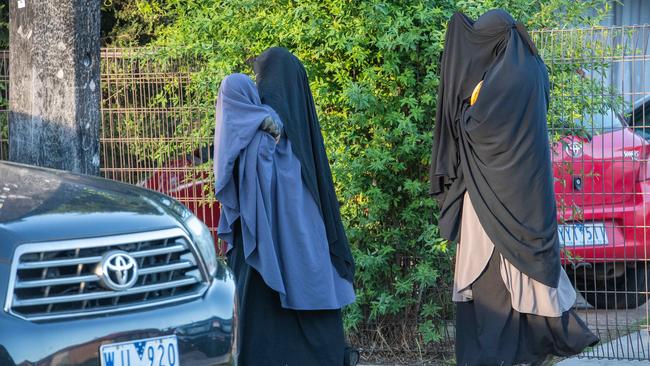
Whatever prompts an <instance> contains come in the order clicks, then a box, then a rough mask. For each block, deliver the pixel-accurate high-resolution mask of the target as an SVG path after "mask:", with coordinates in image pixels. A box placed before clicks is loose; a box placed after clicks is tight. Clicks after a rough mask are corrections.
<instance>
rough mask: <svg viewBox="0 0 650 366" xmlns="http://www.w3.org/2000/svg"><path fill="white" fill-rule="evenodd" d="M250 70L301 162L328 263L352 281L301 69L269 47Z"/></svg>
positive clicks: (283, 50)
mask: <svg viewBox="0 0 650 366" xmlns="http://www.w3.org/2000/svg"><path fill="white" fill-rule="evenodd" d="M254 70H255V75H256V82H257V88H258V89H259V93H260V97H261V98H262V103H264V104H266V105H269V106H271V108H273V109H274V110H275V111H276V112H277V113H278V115H279V116H280V118H281V119H282V122H283V123H284V131H285V133H286V134H287V137H288V138H289V141H291V143H292V144H293V145H292V148H293V152H294V154H295V155H296V156H297V157H298V160H300V166H301V173H302V178H303V182H304V183H305V185H306V186H307V189H308V190H309V191H310V192H311V194H312V196H313V197H314V199H315V200H316V203H317V205H318V206H319V208H320V211H321V214H322V217H323V221H324V222H325V229H326V231H327V240H328V242H329V246H330V259H331V260H332V264H333V265H334V267H335V268H336V270H337V271H338V273H339V275H341V277H343V278H345V279H346V280H348V281H350V282H352V281H353V279H354V260H353V258H352V253H351V252H350V245H349V243H348V238H347V236H346V234H345V230H344V228H343V223H342V222H341V214H340V211H339V202H338V200H337V198H336V193H335V191H334V183H333V181H332V173H331V171H330V166H329V162H328V159H327V154H326V152H325V144H324V142H323V135H322V134H321V130H320V124H319V123H318V117H317V115H316V107H315V106H314V100H313V97H312V94H311V90H310V89H309V80H308V79H307V73H306V72H305V68H304V66H303V65H302V63H301V62H300V60H298V58H297V57H296V56H294V55H293V54H292V53H291V52H289V50H287V49H286V48H282V47H272V48H269V49H267V50H266V51H264V52H263V53H262V54H261V55H260V56H259V57H257V58H256V59H255V63H254Z"/></svg>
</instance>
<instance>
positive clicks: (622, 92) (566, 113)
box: [0, 26, 650, 360]
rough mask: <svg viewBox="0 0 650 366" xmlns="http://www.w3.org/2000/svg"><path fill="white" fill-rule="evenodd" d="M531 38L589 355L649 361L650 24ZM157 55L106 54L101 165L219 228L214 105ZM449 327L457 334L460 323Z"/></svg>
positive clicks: (3, 57)
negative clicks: (547, 93) (546, 100)
mask: <svg viewBox="0 0 650 366" xmlns="http://www.w3.org/2000/svg"><path fill="white" fill-rule="evenodd" d="M532 36H533V38H534V39H535V42H536V44H537V46H538V48H539V49H540V53H541V55H542V57H543V59H544V61H545V63H546V64H547V66H548V68H549V72H550V78H551V84H552V98H551V106H550V111H549V132H550V137H551V141H552V146H551V151H552V154H551V155H552V159H553V165H554V174H555V190H556V202H555V203H556V205H557V207H558V223H559V228H558V235H559V237H560V240H561V242H562V245H563V251H562V255H563V264H564V266H565V269H566V271H567V273H568V274H569V277H570V279H571V281H572V282H573V284H574V286H575V287H576V289H577V291H578V293H579V294H580V295H581V296H579V301H578V304H577V308H578V312H579V314H580V316H581V317H582V318H583V319H584V320H585V321H586V322H587V324H588V325H589V326H590V327H591V328H592V329H593V330H594V331H595V332H597V334H598V335H599V337H600V338H601V340H602V343H601V345H599V346H597V347H594V348H593V349H590V350H588V351H587V352H586V353H585V354H584V357H593V358H614V359H640V360H647V359H650V336H649V335H650V332H648V330H649V328H648V318H649V310H648V304H647V300H648V284H649V280H648V275H649V274H648V270H649V268H648V264H647V263H648V262H647V260H648V247H649V245H650V230H648V226H647V223H646V221H647V220H650V216H649V214H650V143H649V142H648V139H649V138H650V129H648V128H647V127H650V49H649V43H650V26H633V27H606V28H605V27H599V28H590V29H581V30H575V29H574V30H549V31H540V32H533V33H532ZM147 52H148V51H145V50H124V49H104V50H102V66H101V68H102V71H101V72H102V77H101V88H102V105H101V113H102V121H101V157H102V160H101V164H102V165H101V172H102V174H103V176H105V177H106V178H110V179H115V180H119V181H124V182H127V183H131V184H138V185H140V186H144V187H147V188H151V189H155V190H158V191H161V192H164V193H166V194H169V195H171V196H173V197H175V198H177V199H179V200H180V201H181V202H183V203H185V204H186V205H187V206H188V207H190V209H192V210H193V211H194V212H195V213H197V214H198V216H199V217H200V218H202V219H203V220H204V222H206V224H207V225H208V226H209V227H210V228H211V229H212V230H213V231H214V230H215V228H216V224H217V219H218V207H217V205H216V204H215V201H214V198H213V195H212V193H211V181H212V176H211V169H210V167H211V163H210V160H211V157H212V156H211V155H212V149H211V148H210V145H211V144H212V128H213V124H211V121H212V119H213V115H214V111H213V107H212V106H204V105H201V104H200V103H198V102H197V101H196V100H195V99H194V98H193V97H192V95H193V94H194V92H195V91H193V90H192V85H191V84H192V83H191V82H190V81H191V80H192V79H191V78H192V75H193V72H194V71H196V70H193V65H194V62H193V61H192V60H178V61H174V62H169V61H167V62H165V63H160V62H156V61H153V60H152V58H151V57H148V56H149V55H148V54H147ZM8 71H9V70H8V53H7V52H6V51H5V52H0V93H1V94H0V159H7V157H8V153H7V130H8V127H7V116H8V112H7V103H6V101H7V99H8V98H7V96H8V94H7V93H8V84H9V82H8V75H9V74H8ZM450 324H451V323H450ZM374 331H376V329H375V330H369V331H368V333H369V334H371V333H372V332H374ZM444 333H445V334H446V335H447V336H446V337H445V338H446V340H447V341H448V340H450V338H453V327H447V328H445V331H444ZM407 336H408V335H406V334H405V335H404V336H403V337H406V338H408V337H407ZM406 343H408V342H407V340H405V344H406Z"/></svg>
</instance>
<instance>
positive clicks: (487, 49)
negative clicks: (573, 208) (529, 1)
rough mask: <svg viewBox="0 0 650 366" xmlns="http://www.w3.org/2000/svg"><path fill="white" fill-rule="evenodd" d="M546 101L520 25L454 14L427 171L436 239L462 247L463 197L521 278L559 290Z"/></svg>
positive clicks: (500, 16)
mask: <svg viewBox="0 0 650 366" xmlns="http://www.w3.org/2000/svg"><path fill="white" fill-rule="evenodd" d="M481 80H483V85H482V87H481V90H480V94H479V96H478V99H477V101H476V103H475V104H474V105H473V106H470V105H469V98H470V96H471V94H472V91H473V89H474V87H475V86H476V85H477V84H478V83H479V82H480V81H481ZM548 102H549V80H548V71H547V69H546V66H545V65H544V63H543V61H542V60H541V58H540V57H539V55H538V54H537V49H536V48H535V46H534V44H533V42H532V41H531V39H530V37H529V36H528V33H527V32H526V30H525V28H524V27H523V26H522V25H521V24H518V23H516V22H515V21H514V20H513V19H512V17H511V16H510V14H508V13H506V12H505V11H503V10H492V11H489V12H487V13H485V14H484V15H482V16H481V17H480V18H479V19H478V20H477V21H476V22H474V21H472V20H471V19H469V18H468V17H467V16H465V15H464V14H460V13H456V14H454V16H453V17H452V18H451V20H450V21H449V25H448V28H447V35H446V41H445V49H444V52H443V56H442V64H441V81H440V88H439V92H438V110H437V113H436V126H435V137H434V145H433V151H432V159H431V169H430V179H431V189H430V193H431V194H432V195H433V196H434V197H435V198H437V200H438V203H439V207H440V219H439V226H440V230H441V234H442V235H443V236H444V237H446V238H448V239H450V240H458V239H459V238H458V236H459V227H460V217H461V214H462V212H461V211H462V200H463V195H464V193H465V191H467V192H468V193H469V195H470V197H471V200H472V204H473V205H474V209H475V210H476V212H477V214H478V217H479V219H480V221H481V224H482V226H483V228H484V229H485V231H486V233H487V234H488V236H489V237H490V239H491V240H492V242H493V243H494V245H495V246H496V248H497V249H498V251H499V252H500V253H501V254H502V255H503V256H504V257H505V258H506V259H507V260H508V261H510V262H511V263H512V264H514V265H515V266H516V267H517V268H518V269H519V270H520V271H522V272H523V273H526V274H527V275H529V276H530V277H532V278H533V279H535V280H537V281H539V282H541V283H543V284H545V285H548V286H551V287H556V286H557V283H558V279H559V274H560V257H559V241H558V236H557V221H556V220H557V216H556V206H555V195H554V192H553V172H552V168H551V157H550V147H549V141H548V132H547V126H546V113H547V110H548Z"/></svg>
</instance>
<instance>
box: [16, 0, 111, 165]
mask: <svg viewBox="0 0 650 366" xmlns="http://www.w3.org/2000/svg"><path fill="white" fill-rule="evenodd" d="M99 37H100V0H57V1H47V0H11V1H9V44H10V46H9V70H10V73H9V74H10V80H9V91H10V93H9V109H10V113H9V159H10V160H12V161H16V162H20V163H26V164H33V165H38V166H43V167H49V168H56V169H63V170H69V171H72V172H77V173H84V174H93V175H98V174H99V124H100V114H99V113H100V112H99V104H100V88H99V80H100V74H99V72H100V69H99V61H100V58H99Z"/></svg>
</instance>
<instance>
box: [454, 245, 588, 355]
mask: <svg viewBox="0 0 650 366" xmlns="http://www.w3.org/2000/svg"><path fill="white" fill-rule="evenodd" d="M499 265H500V260H499V253H498V252H497V251H496V250H495V251H494V252H493V254H492V257H491V258H490V261H489V263H488V265H487V266H486V267H485V270H484V271H483V274H481V276H480V277H479V278H478V279H477V280H476V281H475V282H474V283H473V284H472V293H473V300H472V301H468V302H459V303H457V304H456V310H457V314H456V329H457V331H456V364H457V365H459V366H478V365H515V364H523V363H533V362H537V361H540V360H543V359H545V358H546V356H547V355H549V354H553V355H557V356H572V355H575V354H577V353H580V352H581V351H582V350H583V349H584V348H585V347H589V346H593V345H595V344H596V343H598V338H597V337H596V336H595V335H594V334H593V333H591V332H589V331H586V329H587V326H586V324H585V323H584V322H583V321H582V320H581V319H580V318H579V317H578V315H577V314H576V313H575V311H574V310H569V311H567V312H564V313H563V314H562V316H561V317H557V318H551V317H544V316H539V315H533V314H524V313H519V312H517V311H515V310H513V308H512V303H511V298H510V294H509V293H508V290H507V289H506V287H505V285H504V284H503V281H502V280H501V272H500V269H499Z"/></svg>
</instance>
